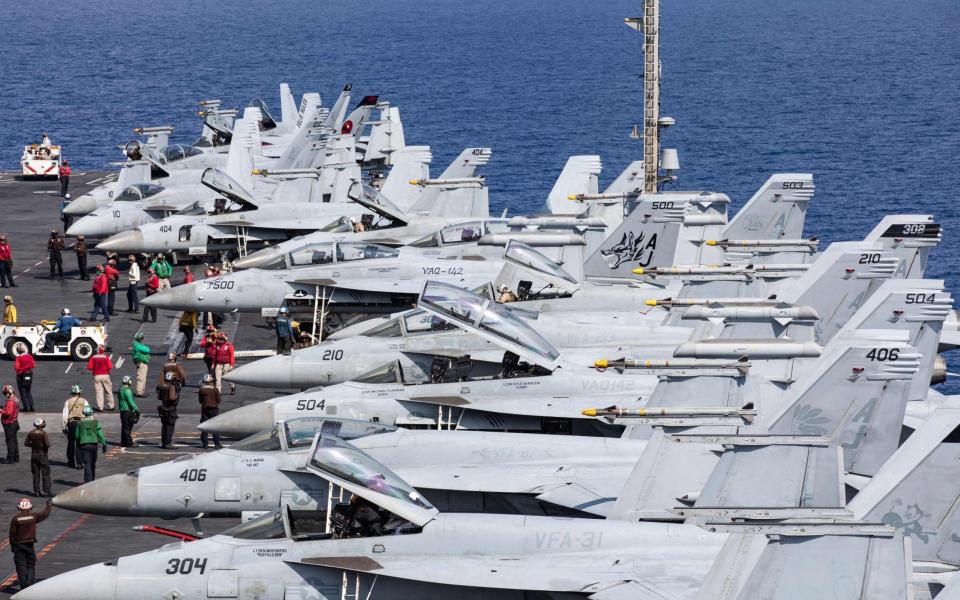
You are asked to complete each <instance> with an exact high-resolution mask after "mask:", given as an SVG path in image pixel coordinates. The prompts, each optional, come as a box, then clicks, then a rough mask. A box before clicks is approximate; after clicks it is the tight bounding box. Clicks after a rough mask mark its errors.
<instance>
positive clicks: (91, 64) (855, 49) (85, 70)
mask: <svg viewBox="0 0 960 600" xmlns="http://www.w3.org/2000/svg"><path fill="white" fill-rule="evenodd" d="M5 9H6V10H5V18H4V27H3V35H2V36H0V53H2V57H3V60H2V61H0V82H2V84H0V105H2V106H3V107H4V112H5V115H4V116H5V118H4V119H3V125H2V127H0V167H2V168H7V169H13V168H16V167H17V166H18V159H19V154H20V152H21V150H22V146H23V145H24V144H26V143H29V142H32V141H36V140H38V137H39V134H40V132H41V131H48V132H49V133H50V134H51V136H52V138H53V140H54V141H55V142H57V143H60V144H63V145H64V146H65V152H66V155H67V156H68V157H69V158H70V159H71V160H72V161H73V162H74V164H75V165H77V166H79V167H80V168H81V169H102V168H105V167H106V166H107V164H108V163H109V162H111V161H116V160H119V159H120V158H121V156H120V153H119V150H117V148H116V146H117V144H122V143H123V142H125V141H127V140H128V139H130V138H131V137H132V134H131V131H130V130H131V128H132V127H135V126H140V125H159V124H172V125H174V126H176V132H175V135H174V137H175V138H176V139H177V140H179V141H183V142H190V141H192V140H193V139H195V137H196V135H197V134H198V132H199V119H198V118H197V117H196V116H195V113H194V111H195V109H196V101H197V100H199V99H201V98H208V97H219V98H222V99H224V100H225V101H226V104H227V105H233V106H243V105H245V104H246V103H247V102H248V101H249V100H250V99H251V98H253V97H263V98H265V99H266V101H267V102H268V104H269V105H270V106H271V107H276V105H277V91H276V89H277V84H278V83H279V82H280V81H286V82H288V83H290V84H291V86H292V87H293V89H294V92H295V93H297V94H298V95H299V94H301V93H303V92H305V91H319V92H321V94H322V95H323V96H324V98H325V99H327V100H328V101H330V102H332V100H333V99H334V98H335V96H336V93H337V91H338V90H339V89H340V88H341V87H342V85H343V84H344V83H348V82H349V83H352V84H353V86H354V91H355V93H356V94H357V95H365V94H379V95H380V96H381V97H383V98H385V99H389V100H390V101H391V102H392V103H393V104H394V105H396V106H399V107H400V111H401V115H402V117H403V119H404V126H405V131H406V137H407V142H408V143H411V144H429V145H430V146H432V148H433V153H434V166H435V172H439V170H441V169H442V167H443V166H444V165H445V164H447V162H449V160H451V159H452V158H453V157H454V156H456V154H457V153H458V152H459V150H460V149H461V148H463V147H465V146H475V145H486V146H490V147H492V148H493V150H494V157H493V160H492V161H491V163H490V165H489V166H488V168H486V170H485V173H486V175H487V179H488V182H489V185H490V189H491V204H492V206H493V210H494V211H495V212H499V211H500V210H502V209H503V208H505V207H508V208H509V209H510V211H511V213H521V212H525V211H532V210H538V209H539V208H540V207H541V206H542V204H543V200H544V198H545V197H546V194H547V192H548V191H549V189H550V186H551V185H552V182H553V180H554V178H555V177H556V176H557V174H558V173H559V172H560V169H561V168H562V167H563V164H564V162H565V161H566V158H567V156H569V155H571V154H599V155H600V156H601V157H602V159H603V163H604V165H605V168H604V173H603V176H602V184H605V183H607V182H609V181H611V180H612V179H613V178H614V177H615V176H616V174H617V173H618V172H619V171H620V170H621V169H623V168H624V167H625V166H626V165H627V164H628V163H629V162H630V160H632V159H635V158H638V157H639V156H640V150H641V148H640V143H639V142H638V141H635V140H631V139H630V138H629V137H628V133H629V130H630V128H631V126H632V125H633V124H634V123H637V122H638V121H639V119H640V115H641V107H640V102H641V95H640V91H639V90H640V84H641V78H640V76H641V62H640V59H641V55H640V52H639V47H640V46H639V45H640V40H641V38H640V36H639V35H638V34H636V33H635V32H633V31H631V30H630V29H628V28H627V27H625V26H624V25H623V23H622V19H623V17H625V16H633V15H636V14H638V13H639V12H640V10H641V4H640V2H639V0H633V1H624V0H605V1H602V2H582V1H575V0H550V1H545V0H520V1H517V0H512V1H507V0H487V1H484V2H454V1H453V0H381V1H379V2H375V3H359V2H354V1H352V0H324V1H322V2H320V1H317V0H284V1H275V0H274V1H269V2H266V1H251V2H239V1H234V2H219V1H208V2H192V1H187V0H156V1H155V2H149V3H133V2H123V1H119V0H100V1H98V2H80V1H79V0H62V1H61V2H58V3H57V5H56V8H55V10H36V7H35V6H33V5H31V4H29V3H22V2H21V3H11V4H10V5H8V6H6V7H5ZM661 28H662V50H661V59H662V62H663V80H664V84H663V86H664V87H663V113H664V114H667V115H670V116H672V117H674V118H676V119H677V121H678V126H677V127H675V128H673V129H671V130H669V131H668V132H667V134H666V136H665V140H664V145H665V146H667V147H675V148H677V149H678V150H679V152H680V161H681V166H682V169H681V171H680V184H679V186H678V187H679V188H683V189H705V190H711V191H719V192H724V193H726V194H728V195H729V196H730V197H731V198H732V199H733V200H734V208H738V207H739V205H740V204H742V203H743V202H744V201H745V200H746V199H747V198H749V197H750V195H751V194H752V193H753V191H755V190H756V188H757V187H759V186H760V185H761V184H762V183H763V181H764V180H765V179H766V178H767V176H768V175H769V174H770V173H773V172H777V171H801V172H812V173H814V174H815V182H816V185H817V193H816V197H815V198H814V202H813V204H812V206H811V209H810V211H809V215H808V219H807V231H808V232H809V233H810V234H816V235H818V236H820V238H821V239H822V240H824V241H825V242H829V241H834V240H843V239H856V238H860V237H862V236H863V235H865V234H866V233H867V232H868V231H869V230H870V229H871V228H872V227H873V226H874V225H875V224H876V223H877V221H878V220H879V219H880V218H881V217H882V216H883V215H884V214H886V213H890V212H894V211H899V212H917V213H932V214H934V215H936V216H937V218H938V219H939V220H940V221H941V222H942V223H943V225H944V243H943V245H942V247H941V248H939V249H938V250H937V251H936V253H935V254H934V257H933V260H932V261H931V264H930V268H929V269H928V275H929V276H931V277H938V278H944V279H946V280H947V282H948V284H949V287H950V289H952V290H953V291H954V292H957V285H956V283H957V281H958V278H957V276H956V274H955V272H954V266H955V265H956V262H957V257H958V255H960V244H958V242H957V235H958V231H960V227H958V221H960V215H958V211H957V210H956V208H955V204H956V202H957V196H958V192H960V166H958V162H960V160H958V159H960V110H958V105H957V102H958V98H960V3H958V2H956V0H915V1H914V2H910V3H903V2H894V1H893V0H846V1H844V2H836V1H835V0H830V1H828V0H803V1H801V0H783V1H781V2H773V1H762V0H707V1H704V0H701V1H695V0H663V5H662V19H661ZM276 112H279V110H277V111H276Z"/></svg>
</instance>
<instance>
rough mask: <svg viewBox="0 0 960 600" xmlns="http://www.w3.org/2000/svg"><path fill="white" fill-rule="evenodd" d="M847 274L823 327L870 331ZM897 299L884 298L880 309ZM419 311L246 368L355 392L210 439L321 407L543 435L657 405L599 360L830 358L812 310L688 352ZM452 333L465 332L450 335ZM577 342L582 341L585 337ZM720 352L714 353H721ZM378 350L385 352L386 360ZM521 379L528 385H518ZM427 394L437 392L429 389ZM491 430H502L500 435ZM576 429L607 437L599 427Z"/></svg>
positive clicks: (431, 295) (639, 334) (451, 295)
mask: <svg viewBox="0 0 960 600" xmlns="http://www.w3.org/2000/svg"><path fill="white" fill-rule="evenodd" d="M829 254H831V253H830V252H828V253H827V255H825V257H826V256H829ZM841 256H842V255H841ZM858 256H859V252H856V251H855V252H854V253H853V254H852V256H851V257H848V258H849V260H853V261H854V262H855V261H856V259H857V257H858ZM887 262H889V263H890V264H889V268H887V269H886V275H883V274H881V273H879V272H876V273H875V274H876V275H877V276H878V277H881V280H882V279H884V278H889V277H890V275H892V274H893V272H894V269H895V262H896V261H895V260H892V261H887ZM837 263H838V264H836V265H835V267H834V270H835V271H837V273H838V274H836V275H834V277H833V279H831V280H830V281H831V283H830V286H828V287H829V288H830V289H832V290H834V292H835V294H834V295H828V294H821V295H820V296H818V297H817V298H816V299H815V300H816V301H826V300H831V301H832V303H831V304H822V303H821V304H818V305H819V306H821V308H822V311H823V314H824V315H827V317H826V318H825V319H824V321H826V322H828V323H829V322H832V320H833V319H834V318H835V317H837V316H840V317H842V318H843V323H846V324H848V325H849V326H851V327H855V326H860V325H861V324H862V322H863V317H857V316H856V315H853V317H854V318H851V313H856V312H857V311H858V309H859V310H860V311H861V313H864V314H873V313H874V312H875V311H876V310H877V308H876V307H875V305H874V304H873V303H870V304H867V305H864V306H861V304H862V302H860V301H858V302H853V303H850V302H849V301H848V299H849V298H850V297H851V296H860V295H861V293H862V294H863V297H864V300H866V299H867V297H868V294H866V292H867V291H868V290H869V288H870V287H871V285H872V284H873V283H875V282H877V281H878V279H874V277H872V276H871V277H866V276H864V277H857V278H852V277H851V278H846V279H844V277H846V275H848V273H847V269H848V268H850V267H849V265H847V264H846V263H844V262H843V261H837ZM811 275H813V272H811ZM818 283H820V284H822V283H823V281H822V280H818ZM814 287H815V288H816V289H822V285H815V286H811V287H810V288H809V289H813V288H814ZM881 289H883V288H881ZM890 289H891V290H893V289H897V288H895V287H893V288H890ZM848 292H850V293H849V294H848ZM890 293H891V292H890V291H889V290H884V294H883V295H882V296H881V297H886V296H888V295H889V294H890ZM941 299H942V298H941ZM420 306H421V307H422V308H424V309H426V310H427V311H428V315H424V314H418V313H412V314H408V315H405V316H404V317H403V318H398V319H396V320H394V321H391V322H387V323H385V324H384V325H382V326H381V328H382V329H381V328H377V329H376V330H375V331H372V332H368V333H367V335H364V336H356V337H350V338H346V339H338V340H335V341H332V342H331V341H328V342H325V343H324V344H322V345H321V346H320V347H316V348H310V349H305V350H300V351H295V352H294V353H293V354H292V355H291V356H276V357H270V358H267V359H262V360H260V361H257V362H254V363H252V364H249V365H244V366H241V367H239V368H238V369H236V370H235V372H234V373H235V374H236V375H234V373H231V375H230V376H229V378H230V379H231V380H233V381H235V382H240V383H250V384H256V385H267V384H271V385H273V386H278V387H284V386H290V384H291V383H293V382H297V383H301V384H306V385H302V386H301V387H307V385H328V386H329V385H331V384H335V383H340V382H341V381H343V382H345V381H350V383H341V384H340V385H336V386H334V387H332V388H324V389H311V390H310V391H308V392H305V393H302V394H298V395H294V396H290V397H287V398H279V399H274V400H271V401H267V402H265V403H260V404H256V405H250V406H247V407H243V408H240V409H236V410H235V411H230V412H228V413H224V414H222V415H220V416H219V417H217V418H215V419H213V420H210V421H207V422H206V423H204V424H203V425H202V427H203V428H205V429H208V430H210V431H218V432H220V433H225V434H230V435H235V436H242V435H249V434H252V433H254V432H255V431H257V430H258V429H259V428H260V427H261V426H263V427H265V426H267V425H268V424H269V423H272V422H273V421H274V420H275V419H278V418H288V417H291V416H294V415H297V414H303V411H304V410H311V411H312V410H315V409H317V407H318V406H319V408H320V410H321V411H325V412H323V413H322V414H326V415H328V416H330V415H337V416H345V417H348V418H359V419H369V418H376V419H377V420H378V421H380V422H384V423H391V424H392V423H397V422H399V423H400V424H405V423H410V424H416V423H421V424H432V425H434V426H436V425H437V424H439V423H440V422H441V421H443V422H445V423H450V422H455V423H457V424H458V426H463V427H466V428H482V429H490V428H493V429H500V428H501V427H500V426H499V425H497V424H501V425H503V427H502V428H504V429H513V430H527V431H530V430H533V431H540V430H541V429H542V428H543V427H544V420H543V417H549V418H551V419H557V420H559V421H558V422H560V423H566V422H567V421H568V420H569V419H571V418H574V419H575V418H576V417H578V416H579V412H580V409H579V408H577V405H576V402H575V400H576V399H577V398H585V397H588V396H591V395H594V396H603V397H605V398H606V399H608V400H613V399H614V398H615V397H621V398H623V400H624V402H629V403H632V404H635V403H636V402H638V401H641V400H645V399H646V398H647V397H649V394H650V392H651V391H652V389H653V386H655V384H656V377H652V378H640V379H632V378H619V377H616V376H615V375H616V374H615V373H613V372H597V371H596V370H594V369H593V368H591V367H592V366H593V363H594V360H595V358H596V356H597V355H596V352H598V351H602V348H604V347H606V348H610V349H611V350H613V351H614V352H620V353H623V352H627V353H629V350H628V349H629V348H637V349H638V351H639V352H640V353H641V354H642V355H643V356H644V357H645V358H647V359H653V360H652V365H651V366H652V370H649V371H648V374H650V375H666V374H668V372H674V371H676V370H677V369H679V371H680V372H681V373H684V372H686V373H689V372H695V371H696V367H698V366H699V367H703V368H708V369H710V368H713V369H715V370H719V371H724V373H722V374H721V375H724V374H725V373H737V372H740V371H741V370H742V369H743V367H744V365H742V364H741V363H740V362H739V361H740V359H742V358H743V357H744V356H753V357H755V358H756V359H758V360H765V359H771V360H788V361H792V360H793V359H796V358H801V357H804V356H808V357H815V356H818V355H819V354H820V346H819V345H818V344H817V343H815V342H813V341H812V339H813V338H814V335H813V333H812V332H810V331H809V330H810V329H812V328H814V327H815V326H816V325H815V321H816V320H817V316H818V311H817V310H815V309H813V308H811V307H808V306H807V307H804V308H806V309H807V312H808V313H809V314H807V315H800V314H799V313H798V314H792V313H790V312H789V311H785V312H783V313H782V314H780V313H776V311H768V313H769V314H766V315H765V316H763V315H760V314H748V315H744V316H745V317H746V318H742V319H736V318H732V317H731V318H730V321H731V327H730V331H731V332H732V333H729V334H728V335H732V336H739V335H744V336H746V337H720V338H717V339H715V340H702V341H695V342H688V341H687V340H688V337H689V335H690V332H691V331H692V330H693V328H694V327H693V326H692V325H689V324H688V327H684V328H679V329H677V328H673V327H663V326H660V325H654V326H653V327H650V326H649V325H644V324H643V322H642V320H637V319H633V318H632V316H630V315H619V316H618V315H616V314H614V313H609V312H608V313H606V314H605V315H596V316H595V317H594V318H593V319H592V320H590V319H586V320H585V319H583V317H582V316H581V320H580V321H577V320H576V319H563V318H556V317H553V316H550V315H538V316H536V318H535V319H530V318H522V316H523V312H522V311H521V312H520V313H516V314H515V313H514V312H513V311H510V310H509V309H507V308H506V307H504V306H503V305H498V304H496V303H493V302H491V301H490V300H489V299H485V298H482V297H479V296H476V295H474V294H472V293H470V292H467V291H466V290H460V289H457V288H455V287H453V286H449V285H446V284H439V283H436V282H431V283H428V284H427V286H426V289H425V291H424V294H423V295H422V296H421V299H420ZM488 314H489V315H490V316H489V317H486V316H485V315H488ZM527 316H528V317H529V315H527ZM761 317H762V318H761ZM485 318H487V319H488V320H489V323H487V322H486V321H485V320H484V319H485ZM485 323H486V324H485ZM637 323H639V325H637ZM761 324H764V325H765V328H766V329H765V330H764V329H761ZM451 325H455V326H456V327H457V328H459V329H461V330H464V331H451V330H450V329H449V328H450V327H451ZM440 327H443V330H440V329H439V328H440ZM535 327H536V329H534V328H535ZM791 328H792V329H791ZM823 329H827V330H829V331H830V337H833V335H834V334H835V330H834V328H833V327H832V326H831V327H823ZM837 329H839V327H837ZM578 331H579V332H581V333H579V334H577V332H578ZM671 332H674V333H671ZM541 333H543V334H544V335H545V336H546V339H545V338H544V336H541ZM778 335H779V336H783V337H778ZM791 335H795V336H797V338H798V339H797V340H794V339H792V338H791V337H790V336H791ZM550 339H552V340H555V341H556V343H557V344H558V345H559V346H560V347H562V348H563V351H562V352H561V351H560V350H558V349H557V347H556V346H554V345H553V344H551V343H550V341H548V340H550ZM827 339H829V338H827ZM804 340H811V341H804ZM711 342H714V343H713V344H712V345H710V343H711ZM825 342H826V340H824V343H825ZM377 348H381V352H376V351H375V350H376V349H377ZM935 350H936V348H935V347H934V351H935ZM619 355H620V356H623V354H619ZM704 357H707V358H712V359H714V360H715V361H716V364H714V363H712V362H711V361H709V360H708V361H706V362H705V363H699V362H697V361H696V360H691V359H698V358H704ZM561 359H562V360H561ZM522 363H525V366H524V365H523V364H522ZM687 363H690V364H687ZM694 363H697V364H694ZM708 363H709V364H708ZM790 364H791V365H792V364H793V363H792V362H790ZM558 367H562V368H558ZM584 367H586V368H584ZM792 368H795V367H792ZM658 369H660V370H661V371H663V372H658ZM364 370H365V372H363V371H364ZM487 371H489V373H487ZM789 371H790V369H788V371H787V372H788V373H789ZM611 375H614V377H612V378H611V377H610V376H611ZM518 376H520V377H521V378H520V379H514V377H518ZM770 376H771V377H773V378H775V379H783V378H784V377H786V376H788V375H785V374H784V367H782V366H780V367H779V368H778V369H774V370H773V372H772V373H770ZM928 376H929V374H928ZM335 377H339V378H341V379H340V380H339V381H338V380H337V379H335ZM490 377H492V379H491V378H490ZM461 380H463V381H469V385H466V384H461V383H459V382H461ZM427 382H429V384H430V385H423V384H424V383H427ZM718 385H719V384H718ZM320 400H322V402H321V401H320ZM598 401H600V400H599V399H598ZM598 405H599V404H598ZM607 405H608V404H607ZM343 411H346V414H345V413H344V412H343ZM464 415H467V420H466V421H465V420H464ZM492 421H495V423H494V426H492V427H491V422H492ZM574 425H575V426H577V427H581V426H582V427H584V428H585V429H597V427H596V424H595V423H579V422H576V423H574Z"/></svg>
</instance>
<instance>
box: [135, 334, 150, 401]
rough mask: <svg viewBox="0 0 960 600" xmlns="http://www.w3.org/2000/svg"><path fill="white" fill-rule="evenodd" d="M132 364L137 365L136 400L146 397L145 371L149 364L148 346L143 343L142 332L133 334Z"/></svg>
mask: <svg viewBox="0 0 960 600" xmlns="http://www.w3.org/2000/svg"><path fill="white" fill-rule="evenodd" d="M133 364H135V365H137V388H136V392H135V393H136V395H137V397H138V398H146V397H147V369H148V365H149V364H150V346H148V345H146V344H144V343H143V332H142V331H138V332H136V333H135V334H133Z"/></svg>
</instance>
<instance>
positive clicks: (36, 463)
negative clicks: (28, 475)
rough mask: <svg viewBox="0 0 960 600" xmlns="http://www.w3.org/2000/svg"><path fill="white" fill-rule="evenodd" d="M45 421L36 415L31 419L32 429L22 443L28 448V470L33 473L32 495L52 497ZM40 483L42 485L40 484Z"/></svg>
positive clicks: (48, 445)
mask: <svg viewBox="0 0 960 600" xmlns="http://www.w3.org/2000/svg"><path fill="white" fill-rule="evenodd" d="M46 426H47V422H46V421H44V420H43V419H42V418H40V417H37V418H36V419H34V420H33V431H31V432H30V433H28V434H27V439H26V441H24V442H23V445H24V446H26V447H28V448H30V451H31V456H30V471H31V472H32V473H33V495H34V496H36V497H38V498H43V497H47V498H53V494H51V493H50V458H49V457H48V456H47V453H48V452H49V451H50V438H49V437H48V436H47V432H46V431H44V428H45V427H46ZM41 484H42V485H41Z"/></svg>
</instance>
